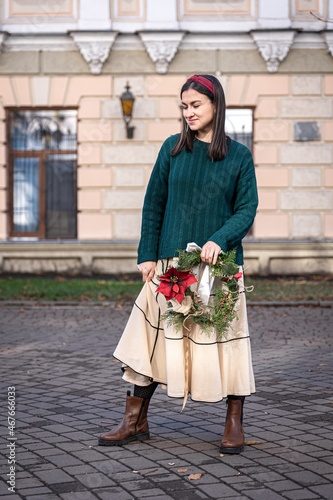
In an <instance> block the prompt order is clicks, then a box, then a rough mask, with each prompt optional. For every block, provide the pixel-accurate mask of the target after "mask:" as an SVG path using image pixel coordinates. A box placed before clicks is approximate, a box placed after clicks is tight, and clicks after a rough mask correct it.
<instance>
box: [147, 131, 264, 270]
mask: <svg viewBox="0 0 333 500" xmlns="http://www.w3.org/2000/svg"><path fill="white" fill-rule="evenodd" d="M178 138H179V134H176V135H173V136H171V137H169V138H168V139H167V140H166V141H165V142H164V143H163V145H162V147H161V150H160V152H159V155H158V158H157V161H156V164H155V166H154V169H153V171H152V174H151V177H150V180H149V184H148V187H147V192H146V196H145V200H144V206H143V212H142V228H141V239H140V244H139V249H138V264H140V263H141V262H145V261H147V260H153V261H157V260H158V259H162V258H167V257H173V256H175V255H177V250H179V249H185V248H186V245H187V243H190V242H192V241H193V242H195V243H197V244H198V245H199V246H200V247H202V246H203V245H204V244H205V243H206V242H207V241H214V242H215V243H217V244H218V245H219V246H220V247H221V249H222V250H223V251H224V252H226V251H227V250H230V249H232V248H234V247H237V253H236V263H237V264H239V265H241V264H243V248H242V243H241V240H242V238H243V237H244V236H245V235H246V234H247V232H248V231H249V229H250V227H251V226H252V223H253V220H254V217H255V214H256V209H257V205H258V194H257V185H256V177H255V170H254V164H253V159H252V155H251V152H250V150H249V149H248V148H247V147H246V146H243V145H242V144H240V143H239V142H236V141H233V140H231V139H230V137H227V144H228V154H227V156H226V157H225V158H224V159H223V160H220V161H214V162H212V161H211V160H210V158H209V156H208V154H207V150H208V147H209V144H208V143H205V142H202V141H199V140H198V139H196V140H195V141H194V144H193V151H192V152H190V151H185V150H183V151H182V152H181V153H179V154H178V155H176V156H171V155H170V152H171V150H172V149H173V147H174V146H175V144H176V142H177V140H178Z"/></svg>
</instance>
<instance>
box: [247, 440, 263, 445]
mask: <svg viewBox="0 0 333 500" xmlns="http://www.w3.org/2000/svg"><path fill="white" fill-rule="evenodd" d="M262 443H265V441H245V443H244V444H245V445H249V444H262Z"/></svg>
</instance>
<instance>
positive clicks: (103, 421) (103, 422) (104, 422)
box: [101, 420, 117, 425]
mask: <svg viewBox="0 0 333 500" xmlns="http://www.w3.org/2000/svg"><path fill="white" fill-rule="evenodd" d="M101 424H110V425H117V422H106V421H105V420H101Z"/></svg>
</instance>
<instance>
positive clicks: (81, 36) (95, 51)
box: [69, 31, 118, 75]
mask: <svg viewBox="0 0 333 500" xmlns="http://www.w3.org/2000/svg"><path fill="white" fill-rule="evenodd" d="M69 34H70V35H71V37H72V38H73V40H74V42H75V43H76V45H77V47H78V48H79V50H80V52H81V55H82V57H83V58H84V60H85V61H86V62H87V63H88V64H89V67H90V71H91V73H92V74H93V75H99V74H100V73H101V71H102V68H103V64H104V62H105V61H106V59H107V58H108V56H109V53H110V50H111V47H112V45H113V43H114V41H115V39H116V37H117V35H118V32H116V31H108V32H98V31H81V32H80V31H71V32H70V33H69Z"/></svg>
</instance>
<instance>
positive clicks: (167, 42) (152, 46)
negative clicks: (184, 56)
mask: <svg viewBox="0 0 333 500" xmlns="http://www.w3.org/2000/svg"><path fill="white" fill-rule="evenodd" d="M184 35H185V32H184V31H164V32H163V31H150V32H144V31H142V32H140V33H139V36H140V38H141V40H142V43H143V44H144V46H145V48H146V51H147V52H148V55H149V57H150V58H151V60H152V61H153V63H155V67H156V72H157V73H161V74H164V73H167V71H168V67H169V64H170V62H171V61H172V59H173V58H174V57H175V55H176V53H177V50H178V48H179V46H180V44H181V42H182V40H183V37H184Z"/></svg>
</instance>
